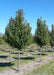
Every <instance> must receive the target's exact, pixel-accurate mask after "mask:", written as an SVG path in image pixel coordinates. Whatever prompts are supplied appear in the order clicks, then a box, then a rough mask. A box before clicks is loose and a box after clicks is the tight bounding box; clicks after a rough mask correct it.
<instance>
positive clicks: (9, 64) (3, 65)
mask: <svg viewBox="0 0 54 75" xmlns="http://www.w3.org/2000/svg"><path fill="white" fill-rule="evenodd" d="M13 65H14V64H13V63H11V62H8V63H3V62H2V63H0V67H11V66H13Z"/></svg>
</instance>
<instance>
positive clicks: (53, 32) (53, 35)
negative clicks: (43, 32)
mask: <svg viewBox="0 0 54 75" xmlns="http://www.w3.org/2000/svg"><path fill="white" fill-rule="evenodd" d="M50 37H51V39H50V44H51V46H52V47H53V46H54V25H53V24H52V30H51V34H50Z"/></svg>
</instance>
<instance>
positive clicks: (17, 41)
mask: <svg viewBox="0 0 54 75" xmlns="http://www.w3.org/2000/svg"><path fill="white" fill-rule="evenodd" d="M5 34H6V36H7V40H6V41H7V42H8V43H9V44H10V45H11V46H14V47H16V48H18V71H19V67H20V66H19V65H20V50H22V49H23V48H24V47H25V46H26V45H29V44H30V37H31V27H30V25H29V23H27V22H26V21H25V19H24V13H23V10H22V9H20V10H18V11H17V12H16V17H15V18H14V19H12V18H11V19H10V21H9V24H8V26H7V27H6V32H5Z"/></svg>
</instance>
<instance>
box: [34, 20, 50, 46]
mask: <svg viewBox="0 0 54 75" xmlns="http://www.w3.org/2000/svg"><path fill="white" fill-rule="evenodd" d="M34 38H35V41H36V43H37V44H38V45H39V46H40V47H42V46H44V45H46V44H48V43H49V31H48V27H47V26H46V21H42V20H41V19H38V20H37V29H36V31H35V37H34Z"/></svg>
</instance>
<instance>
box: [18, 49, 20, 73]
mask: <svg viewBox="0 0 54 75" xmlns="http://www.w3.org/2000/svg"><path fill="white" fill-rule="evenodd" d="M19 71H20V50H18V72H19Z"/></svg>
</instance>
